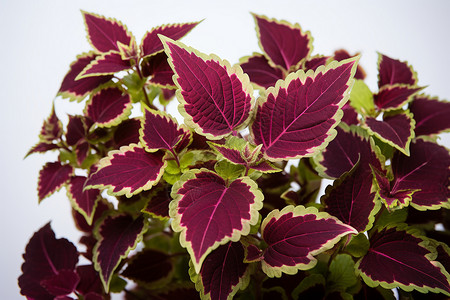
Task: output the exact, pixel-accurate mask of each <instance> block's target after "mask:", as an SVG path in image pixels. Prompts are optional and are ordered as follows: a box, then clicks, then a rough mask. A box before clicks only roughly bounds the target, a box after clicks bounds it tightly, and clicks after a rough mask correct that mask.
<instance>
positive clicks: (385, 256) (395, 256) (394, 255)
mask: <svg viewBox="0 0 450 300" xmlns="http://www.w3.org/2000/svg"><path fill="white" fill-rule="evenodd" d="M430 249H431V248H429V247H428V246H427V241H426V240H425V239H424V238H422V237H419V236H416V235H415V234H414V233H413V232H412V230H405V229H402V228H396V227H392V226H390V227H385V228H381V229H378V230H377V231H376V232H374V233H373V234H372V236H371V237H370V248H369V251H368V252H367V254H366V255H365V256H364V257H362V258H361V259H360V260H359V261H358V262H357V264H356V268H357V269H358V270H359V272H360V275H361V276H362V278H363V279H364V281H365V282H366V283H367V284H368V285H369V286H371V287H375V286H377V285H381V286H382V287H383V288H386V289H391V288H394V287H400V288H402V289H404V290H406V291H412V290H413V289H417V290H419V291H421V292H423V293H426V292H427V291H432V292H443V293H446V294H447V295H450V282H449V279H448V273H447V272H446V271H445V270H444V268H443V267H442V265H441V264H440V263H438V262H436V261H433V259H434V258H435V257H436V254H435V253H434V252H432V251H431V250H430ZM380 266H383V267H382V268H380Z"/></svg>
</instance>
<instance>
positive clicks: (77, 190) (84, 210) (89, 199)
mask: <svg viewBox="0 0 450 300" xmlns="http://www.w3.org/2000/svg"><path fill="white" fill-rule="evenodd" d="M86 179H87V177H85V176H73V177H71V178H70V181H69V184H68V186H67V196H68V197H69V199H70V201H71V203H72V207H73V208H74V209H75V210H76V211H78V212H79V213H80V214H82V215H83V216H84V217H85V219H86V222H87V223H88V224H89V225H91V224H92V220H93V218H94V213H95V208H96V207H97V203H98V201H99V199H100V191H99V190H95V189H92V190H85V191H83V187H84V183H85V182H86Z"/></svg>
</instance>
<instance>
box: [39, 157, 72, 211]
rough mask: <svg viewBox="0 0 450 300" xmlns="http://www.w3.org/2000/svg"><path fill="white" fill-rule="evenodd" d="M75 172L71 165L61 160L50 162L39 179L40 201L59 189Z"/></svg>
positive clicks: (44, 167)
mask: <svg viewBox="0 0 450 300" xmlns="http://www.w3.org/2000/svg"><path fill="white" fill-rule="evenodd" d="M72 174H73V168H72V167H71V166H70V165H62V164H61V163H60V162H48V163H46V164H45V165H44V166H43V167H42V169H41V171H39V179H38V199H39V202H41V201H42V200H44V198H46V197H48V196H50V195H51V194H53V193H54V192H56V191H57V190H59V189H60V188H61V187H62V186H63V185H64V184H65V183H66V182H67V181H68V180H69V179H70V176H71V175H72Z"/></svg>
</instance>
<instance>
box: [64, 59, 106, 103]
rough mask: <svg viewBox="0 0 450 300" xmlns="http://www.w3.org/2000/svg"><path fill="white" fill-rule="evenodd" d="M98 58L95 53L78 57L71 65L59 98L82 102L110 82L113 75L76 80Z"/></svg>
mask: <svg viewBox="0 0 450 300" xmlns="http://www.w3.org/2000/svg"><path fill="white" fill-rule="evenodd" d="M96 57H97V54H95V53H94V52H89V53H83V54H81V55H78V56H77V59H76V60H75V61H74V62H72V64H71V65H70V70H69V72H68V73H67V74H66V76H65V77H64V79H63V81H62V83H61V87H60V88H59V91H58V96H62V97H63V98H69V99H70V100H78V101H81V100H82V99H84V97H86V96H87V95H88V94H89V93H90V92H92V91H93V90H95V89H96V88H98V87H99V86H101V85H102V84H105V83H106V82H108V81H110V80H111V78H113V76H112V75H105V76H94V77H86V78H82V79H79V80H75V78H77V77H78V75H79V74H80V73H81V72H82V71H83V70H84V68H85V67H86V66H88V65H89V64H90V63H91V62H92V61H94V60H95V59H96Z"/></svg>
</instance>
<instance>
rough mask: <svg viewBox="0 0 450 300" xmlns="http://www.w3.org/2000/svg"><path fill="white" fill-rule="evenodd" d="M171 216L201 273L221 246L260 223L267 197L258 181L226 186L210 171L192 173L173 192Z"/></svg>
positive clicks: (184, 177) (185, 176)
mask: <svg viewBox="0 0 450 300" xmlns="http://www.w3.org/2000/svg"><path fill="white" fill-rule="evenodd" d="M171 195H172V198H173V199H174V200H173V201H172V202H171V203H170V210H169V214H170V216H171V217H172V218H174V220H173V222H172V228H173V230H174V231H176V232H181V234H180V243H181V245H182V246H183V247H185V248H187V250H188V252H189V254H190V255H191V259H192V262H193V264H194V267H195V270H196V272H197V273H198V272H199V271H200V268H201V265H202V263H203V261H204V259H205V257H206V256H207V255H208V254H209V253H210V252H211V251H212V250H214V249H216V248H217V247H218V246H219V245H223V244H225V243H227V242H228V241H237V240H239V238H240V237H241V236H242V235H247V234H248V233H249V232H250V226H251V225H255V224H256V223H257V222H258V216H259V214H258V210H259V209H261V207H262V199H263V194H262V193H261V192H260V191H259V190H258V187H257V185H256V183H255V182H254V181H252V180H251V179H250V178H248V177H241V178H238V179H236V180H234V181H233V182H231V183H228V184H227V183H226V182H225V181H224V180H223V179H222V178H221V177H219V176H218V175H217V174H215V173H213V172H210V171H208V170H207V169H202V170H192V171H188V172H187V173H185V174H183V175H182V176H181V179H180V180H179V181H177V182H176V183H175V185H174V186H173V188H172V194H171Z"/></svg>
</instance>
